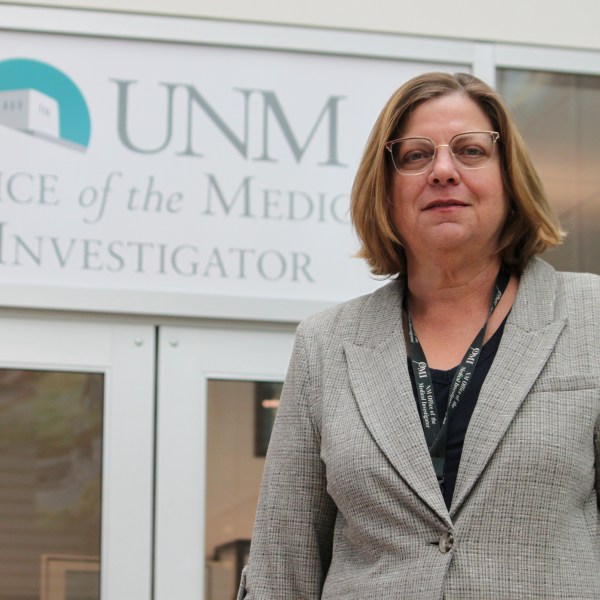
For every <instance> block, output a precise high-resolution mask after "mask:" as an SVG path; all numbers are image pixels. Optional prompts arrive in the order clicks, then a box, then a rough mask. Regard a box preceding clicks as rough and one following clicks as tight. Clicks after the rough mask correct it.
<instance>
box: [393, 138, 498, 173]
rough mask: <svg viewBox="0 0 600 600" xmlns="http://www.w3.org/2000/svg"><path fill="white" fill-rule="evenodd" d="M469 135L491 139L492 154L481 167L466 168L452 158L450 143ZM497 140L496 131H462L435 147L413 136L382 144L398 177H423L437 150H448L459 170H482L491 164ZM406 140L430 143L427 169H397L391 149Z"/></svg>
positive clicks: (432, 162) (453, 157) (433, 161)
mask: <svg viewBox="0 0 600 600" xmlns="http://www.w3.org/2000/svg"><path fill="white" fill-rule="evenodd" d="M470 133H489V134H490V137H491V138H492V152H491V154H490V158H489V160H488V161H487V162H485V163H484V164H482V165H478V166H477V167H468V166H466V165H463V164H462V163H461V162H460V160H457V159H456V157H455V156H454V152H452V149H451V146H452V142H453V141H454V140H455V139H456V138H457V137H459V136H461V135H468V134H470ZM499 139H500V134H499V133H498V132H497V131H463V132H461V133H457V134H456V135H453V136H452V137H451V138H450V141H449V142H448V143H447V144H437V145H436V143H435V142H434V141H433V140H432V139H431V138H428V137H427V136H424V135H414V136H410V137H404V138H398V139H396V140H390V141H389V142H386V143H385V144H384V148H385V149H386V150H387V151H388V152H389V153H390V157H391V159H392V164H393V165H394V170H395V171H396V173H398V174H399V175H423V173H427V171H429V169H430V168H431V166H432V165H433V164H434V163H435V159H436V156H437V149H438V148H448V151H449V152H450V156H451V157H452V162H453V163H454V165H455V166H456V167H457V168H459V169H470V170H474V169H483V168H484V167H487V165H489V164H490V163H491V162H492V158H493V157H494V150H495V148H496V142H497V141H498V140H499ZM406 140H429V141H430V142H431V143H432V145H433V155H432V156H431V161H430V162H429V164H428V165H427V167H426V168H425V169H423V170H422V171H414V172H413V171H400V169H398V167H397V166H396V163H395V162H394V154H393V152H392V147H393V146H394V144H397V143H398V142H404V141H406Z"/></svg>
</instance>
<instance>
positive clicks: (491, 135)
mask: <svg viewBox="0 0 600 600" xmlns="http://www.w3.org/2000/svg"><path fill="white" fill-rule="evenodd" d="M499 138H500V134H499V133H498V132H497V131H467V132H465V133H459V134H458V135H455V136H454V137H453V138H452V139H451V140H450V142H448V143H447V144H437V145H436V144H435V142H434V141H433V140H432V139H430V138H427V137H406V138H400V139H398V140H392V141H390V142H387V143H386V144H385V149H386V150H387V151H388V152H389V153H390V154H391V156H392V162H393V163H394V167H395V169H396V171H398V173H400V175H420V174H421V173H425V172H426V171H428V170H429V169H430V167H431V165H432V164H433V162H434V161H435V157H436V154H437V149H438V148H448V150H449V151H450V156H452V159H453V160H454V164H455V165H456V166H457V167H460V168H463V169H481V168H482V167H485V166H486V165H487V164H488V163H489V162H490V161H491V160H492V156H493V155H494V147H495V145H496V142H497V141H498V139H499Z"/></svg>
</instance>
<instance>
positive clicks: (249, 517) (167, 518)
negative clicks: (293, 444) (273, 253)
mask: <svg viewBox="0 0 600 600" xmlns="http://www.w3.org/2000/svg"><path fill="white" fill-rule="evenodd" d="M292 344H293V332H292V330H291V329H282V330H275V329H274V330H271V331H265V330H256V329H242V328H220V329H213V328H208V327H207V328H176V327H163V328H161V330H160V335H159V378H158V413H157V414H158V424H159V425H158V431H157V493H156V499H157V505H156V564H155V575H156V580H155V593H156V595H155V600H172V599H173V598H177V600H199V599H201V598H202V599H204V600H233V599H234V598H235V593H236V588H237V582H238V579H239V574H240V571H241V568H242V566H243V564H245V562H246V560H247V553H248V549H249V545H250V537H251V534H252V525H253V522H254V514H255V511H256V503H257V500H258V490H259V485H260V479H261V476H262V471H263V467H264V461H265V453H266V449H267V446H268V442H269V435H270V430H271V427H272V424H273V419H274V416H275V413H276V411H277V405H278V402H279V395H280V392H281V387H282V381H283V379H284V377H285V372H286V369H287V363H288V360H289V357H290V355H291V351H292Z"/></svg>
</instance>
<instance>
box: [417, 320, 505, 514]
mask: <svg viewBox="0 0 600 600" xmlns="http://www.w3.org/2000/svg"><path fill="white" fill-rule="evenodd" d="M505 323H506V319H505V320H504V321H503V322H502V324H501V325H500V327H498V329H497V330H496V332H495V333H494V335H493V336H492V337H491V338H490V339H489V340H488V341H487V342H486V344H485V345H484V346H483V348H482V350H481V356H480V357H479V362H478V363H477V366H476V368H475V371H474V373H473V376H472V378H471V380H470V382H469V385H468V387H467V389H466V390H465V395H464V396H463V398H462V399H461V401H460V403H459V404H458V406H457V407H456V411H455V412H454V414H453V415H452V417H451V419H450V422H449V423H448V437H447V440H446V462H445V464H444V483H443V485H442V494H443V496H444V502H445V503H446V506H447V507H448V508H450V504H451V502H452V496H453V494H454V486H455V484H456V476H457V474H458V465H459V463H460V457H461V454H462V449H463V444H464V441H465V435H466V433H467V427H468V426H469V421H470V420H471V416H472V414H473V411H474V410H475V404H476V403H477V398H478V397H479V392H480V391H481V386H482V385H483V382H484V381H485V378H486V376H487V374H488V371H489V370H490V367H491V366H492V362H493V361H494V357H495V356H496V352H497V350H498V346H499V345H500V340H501V339H502V333H503V331H504V325H505ZM457 368H458V367H454V368H453V369H450V370H448V371H440V370H439V369H431V379H432V380H433V391H434V394H435V403H436V407H437V412H438V415H440V419H442V418H443V416H442V415H445V414H446V407H447V405H448V393H449V391H450V384H451V383H452V379H453V378H454V373H455V372H456V369H457ZM408 373H409V375H410V381H411V383H412V387H413V394H414V396H415V399H416V398H418V395H417V388H416V386H415V378H414V375H413V370H412V366H411V361H410V357H409V358H408ZM418 408H419V407H418V406H417V410H418Z"/></svg>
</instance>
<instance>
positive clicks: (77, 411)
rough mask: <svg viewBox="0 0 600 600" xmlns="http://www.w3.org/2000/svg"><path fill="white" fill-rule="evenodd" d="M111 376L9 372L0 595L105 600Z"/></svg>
mask: <svg viewBox="0 0 600 600" xmlns="http://www.w3.org/2000/svg"><path fill="white" fill-rule="evenodd" d="M103 396H104V377H103V375H101V374H97V373H65V372H55V371H29V370H14V369H0V494H2V501H1V502H0V598H2V599H4V598H6V599H8V598H10V599H11V600H13V599H15V600H40V599H43V600H98V599H99V597H100V596H99V556H100V488H101V468H102V463H101V457H102V413H103Z"/></svg>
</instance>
